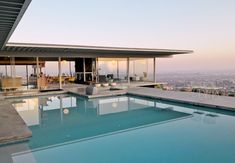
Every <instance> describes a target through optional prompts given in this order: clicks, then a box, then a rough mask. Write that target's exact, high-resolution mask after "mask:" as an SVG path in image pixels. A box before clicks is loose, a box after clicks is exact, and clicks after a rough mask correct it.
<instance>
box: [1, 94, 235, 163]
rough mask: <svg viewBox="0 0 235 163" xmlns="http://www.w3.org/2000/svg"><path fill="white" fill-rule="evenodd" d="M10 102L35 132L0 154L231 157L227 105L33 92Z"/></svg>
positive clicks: (82, 158)
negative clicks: (36, 94) (33, 95)
mask: <svg viewBox="0 0 235 163" xmlns="http://www.w3.org/2000/svg"><path fill="white" fill-rule="evenodd" d="M13 105H14V106H15V108H16V109H17V111H18V112H19V114H20V115H21V116H22V117H23V119H24V120H25V122H26V123H27V124H28V126H29V128H30V129H31V130H32V132H33V137H32V138H31V139H30V141H29V142H26V143H21V144H17V145H11V146H7V147H4V148H0V152H1V153H4V155H0V159H1V160H2V159H3V158H5V160H6V159H9V160H11V162H12V161H13V162H17V163H18V162H43V163H44V162H58V163H60V162H234V160H235V152H234V151H235V139H234V136H235V129H234V124H235V116H234V115H235V113H234V112H230V111H223V110H214V109H210V108H206V107H205V108H202V107H196V106H191V105H184V104H176V103H170V102H164V101H159V100H153V99H148V98H141V97H135V96H128V95H127V96H117V97H109V98H100V99H93V100H87V99H83V98H81V97H78V96H72V95H60V96H52V97H39V98H38V97H37V98H30V99H18V100H14V101H13ZM6 148H7V149H6ZM24 151H25V152H24ZM18 152H21V153H18ZM22 152H23V153H22ZM52 156H53V157H52ZM6 162H7V161H6ZM9 162H10V161H9Z"/></svg>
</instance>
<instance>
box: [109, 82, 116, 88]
mask: <svg viewBox="0 0 235 163" xmlns="http://www.w3.org/2000/svg"><path fill="white" fill-rule="evenodd" d="M109 85H110V86H111V87H114V86H116V85H117V83H115V82H113V83H109Z"/></svg>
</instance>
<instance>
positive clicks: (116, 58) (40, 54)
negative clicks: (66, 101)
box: [0, 0, 192, 90]
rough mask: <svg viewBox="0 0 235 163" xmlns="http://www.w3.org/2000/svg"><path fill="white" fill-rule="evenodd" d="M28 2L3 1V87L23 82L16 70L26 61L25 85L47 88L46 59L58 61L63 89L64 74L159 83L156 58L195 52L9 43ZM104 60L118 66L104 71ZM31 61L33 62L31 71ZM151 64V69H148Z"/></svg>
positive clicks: (76, 77)
mask: <svg viewBox="0 0 235 163" xmlns="http://www.w3.org/2000/svg"><path fill="white" fill-rule="evenodd" d="M29 4H30V0H14V1H0V49H1V50H0V65H2V66H5V70H4V71H2V72H1V73H0V75H1V76H0V81H1V82H0V83H1V84H0V87H1V89H2V90H11V89H13V90H15V89H19V88H20V87H21V85H23V84H22V77H20V75H18V74H17V73H16V66H18V65H21V66H22V65H25V68H26V70H25V71H26V74H27V75H26V77H25V79H26V81H25V82H24V85H25V86H27V89H28V86H29V85H34V86H35V87H34V88H42V87H43V86H45V88H47V87H46V85H47V82H48V78H49V77H47V78H46V79H42V78H41V76H40V74H42V69H43V68H45V62H47V61H56V62H58V70H55V71H57V72H58V73H57V77H54V78H53V79H51V81H52V83H55V82H58V83H59V84H57V85H58V86H59V87H58V88H59V89H62V85H63V84H62V83H63V82H64V80H65V78H66V79H67V80H70V81H73V82H75V83H80V84H84V83H85V84H91V83H103V82H107V81H108V80H112V81H115V82H121V83H127V84H130V83H131V82H132V81H133V82H135V83H136V82H151V83H152V84H153V83H156V58H164V57H171V56H173V55H178V54H187V53H192V51H191V50H171V49H148V48H124V47H101V46H79V45H55V44H35V43H30V44H29V43H9V42H8V40H9V38H10V36H11V35H12V33H13V32H14V30H15V28H16V27H17V25H18V23H19V21H20V19H21V18H22V16H23V14H24V13H25V11H26V9H27V7H28V5H29ZM67 61H68V62H69V63H71V62H73V63H74V64H73V66H74V67H73V69H74V71H75V72H74V73H71V72H70V74H69V75H65V74H63V72H62V68H61V63H62V64H63V63H64V62H67ZM103 62H106V63H108V64H110V63H111V64H112V65H111V66H112V67H115V70H112V72H102V70H103V68H102V70H101V67H102V65H100V64H101V63H103ZM141 64H142V65H141ZM28 65H32V66H33V70H34V71H33V73H31V75H29V70H28ZM144 65H145V67H146V69H145V70H141V71H142V72H138V73H137V72H135V69H136V68H138V67H141V66H142V67H143V66H144ZM149 67H151V68H150V69H151V72H150V71H148V69H149ZM106 68H107V65H106ZM9 69H10V71H9ZM104 69H105V67H104ZM70 70H71V64H70ZM63 76H64V78H63ZM66 76H67V77H66ZM51 78H52V77H51ZM45 88H44V89H45Z"/></svg>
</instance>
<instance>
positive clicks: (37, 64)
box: [36, 57, 40, 90]
mask: <svg viewBox="0 0 235 163" xmlns="http://www.w3.org/2000/svg"><path fill="white" fill-rule="evenodd" d="M36 73H37V88H38V90H39V89H40V85H39V84H40V83H39V58H38V57H36Z"/></svg>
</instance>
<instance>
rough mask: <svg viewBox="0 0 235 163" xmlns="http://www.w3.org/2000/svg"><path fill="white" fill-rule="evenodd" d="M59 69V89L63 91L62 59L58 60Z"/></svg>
mask: <svg viewBox="0 0 235 163" xmlns="http://www.w3.org/2000/svg"><path fill="white" fill-rule="evenodd" d="M58 69H59V88H60V89H62V81H61V57H59V58H58Z"/></svg>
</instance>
